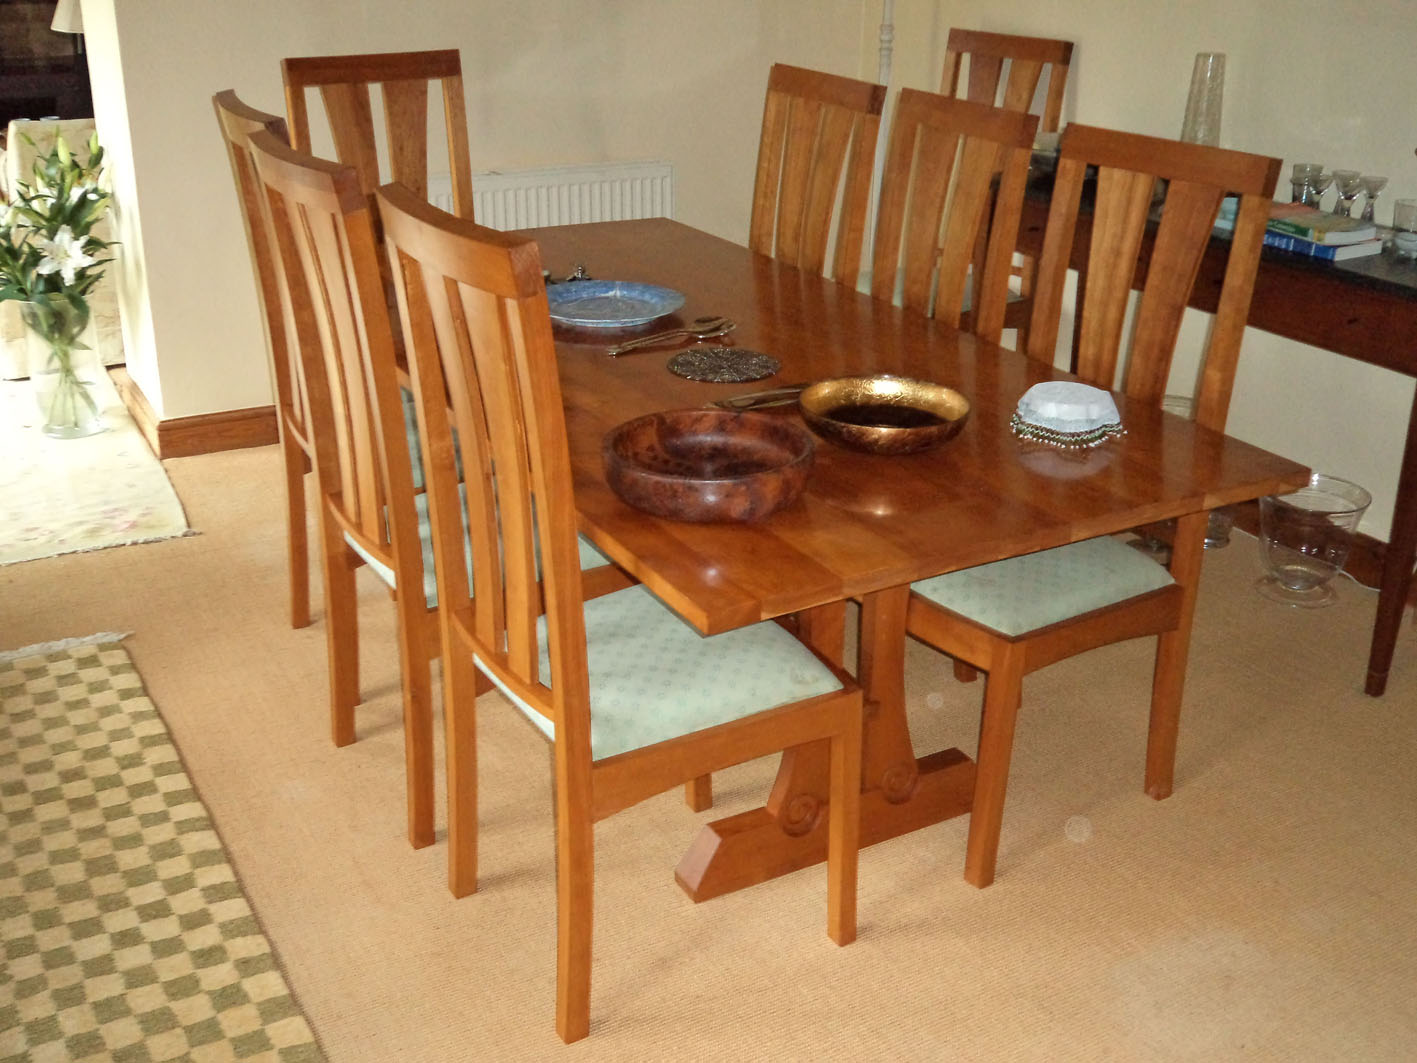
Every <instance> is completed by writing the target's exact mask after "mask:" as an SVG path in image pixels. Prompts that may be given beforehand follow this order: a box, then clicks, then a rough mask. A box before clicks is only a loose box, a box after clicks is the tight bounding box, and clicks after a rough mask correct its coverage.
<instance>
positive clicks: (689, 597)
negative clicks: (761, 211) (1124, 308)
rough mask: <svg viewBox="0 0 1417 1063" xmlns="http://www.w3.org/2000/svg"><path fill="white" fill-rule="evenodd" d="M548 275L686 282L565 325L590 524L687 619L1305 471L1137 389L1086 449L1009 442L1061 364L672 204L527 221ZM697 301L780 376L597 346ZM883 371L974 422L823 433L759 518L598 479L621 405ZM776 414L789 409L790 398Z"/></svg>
mask: <svg viewBox="0 0 1417 1063" xmlns="http://www.w3.org/2000/svg"><path fill="white" fill-rule="evenodd" d="M533 235H534V236H535V238H536V239H537V241H538V243H539V245H540V247H541V252H542V260H543V265H544V266H545V267H546V268H547V269H549V271H550V273H551V276H552V277H558V276H566V275H567V274H569V273H570V271H571V270H572V269H573V268H574V266H575V265H577V264H579V265H582V266H584V268H585V270H586V272H587V273H589V275H590V276H592V277H594V278H597V279H603V280H629V281H641V282H647V283H652V284H658V285H663V286H666V287H669V288H673V289H676V290H678V291H680V292H682V293H683V294H684V295H685V297H686V301H685V304H684V306H683V308H682V309H681V310H680V311H679V312H678V313H677V314H676V315H675V316H674V317H673V318H670V319H666V320H665V321H661V322H656V323H654V324H652V325H649V326H642V327H640V328H639V329H636V330H630V331H626V332H614V333H611V332H603V331H602V330H590V329H577V330H570V329H561V328H559V327H558V328H557V330H556V334H557V340H558V355H559V359H560V365H561V375H562V387H563V389H564V402H565V407H566V414H567V420H568V429H569V436H570V446H571V461H572V466H573V469H574V473H575V484H576V504H577V508H578V510H579V512H580V516H581V520H582V530H583V531H584V532H585V533H586V534H587V535H589V536H590V537H591V538H592V539H593V540H594V541H595V542H596V544H597V545H598V546H599V547H600V548H601V549H602V550H603V551H605V552H606V553H607V554H608V555H609V556H610V557H611V558H612V559H614V560H615V561H616V562H618V563H619V564H621V565H622V566H624V567H625V568H626V569H628V570H629V571H630V572H632V573H633V574H634V575H635V576H636V577H638V578H639V579H640V580H642V581H644V582H645V583H646V584H648V585H649V586H650V587H651V589H653V590H654V591H655V593H656V594H658V595H660V596H661V597H662V598H663V599H664V600H665V601H666V602H668V603H669V604H670V605H671V606H673V607H674V608H675V609H676V610H677V611H678V612H679V613H680V614H681V615H682V616H684V618H685V619H687V620H689V621H690V622H691V623H693V624H694V625H695V626H696V627H698V628H699V629H700V630H702V631H704V632H705V633H710V634H711V633H715V632H719V631H723V630H727V629H729V628H733V627H736V626H740V625H742V624H747V623H751V622H754V621H757V620H761V619H764V618H768V617H774V616H778V615H781V614H784V613H789V612H793V611H796V610H800V609H804V608H808V607H811V606H817V605H823V604H826V603H830V602H836V601H840V600H842V599H845V598H852V597H858V596H860V595H862V594H865V593H870V592H872V591H877V590H881V589H883V588H887V587H891V586H897V585H901V584H908V583H910V582H911V581H913V580H917V579H923V578H926V577H929V576H933V575H937V574H939V573H943V572H948V571H953V570H955V569H960V568H966V567H969V566H972V565H978V564H982V563H985V562H989V561H995V560H999V559H1001V558H1005V557H1011V556H1015V555H1018V554H1023V553H1028V552H1031V551H1034V550H1041V549H1046V548H1049V547H1054V546H1060V545H1062V544H1064V543H1068V542H1073V541H1076V540H1079V539H1085V538H1090V537H1092V536H1096V535H1101V534H1105V533H1108V532H1117V531H1122V530H1125V529H1127V528H1131V527H1135V526H1138V525H1141V524H1145V523H1148V522H1152V521H1158V520H1163V519H1166V518H1168V517H1176V516H1180V515H1182V514H1186V513H1191V512H1196V511H1198V510H1203V509H1210V508H1213V507H1215V506H1219V505H1224V504H1227V503H1232V502H1239V501H1244V500H1247V499H1252V498H1255V497H1258V496H1260V495H1264V494H1269V493H1273V492H1278V491H1286V490H1293V489H1295V488H1296V487H1298V486H1301V485H1302V484H1303V483H1304V482H1306V479H1307V476H1308V470H1307V469H1305V468H1304V467H1302V466H1300V465H1298V464H1296V463H1295V462H1292V461H1289V460H1288V459H1285V458H1281V457H1278V456H1276V455H1274V454H1270V453H1268V452H1266V451H1263V450H1261V449H1259V448H1257V447H1254V446H1251V445H1249V444H1246V443H1243V442H1240V441H1239V440H1236V439H1232V438H1229V437H1226V436H1224V435H1221V434H1219V433H1215V432H1211V431H1208V430H1206V429H1203V428H1200V427H1197V426H1196V425H1194V424H1193V423H1191V422H1189V421H1186V420H1183V419H1181V418H1178V417H1175V416H1173V415H1170V414H1164V413H1162V412H1161V411H1159V410H1157V409H1154V408H1149V407H1146V406H1143V405H1135V404H1134V405H1130V406H1129V405H1128V404H1127V402H1126V401H1125V398H1124V397H1123V396H1121V395H1117V396H1116V401H1117V404H1118V407H1119V409H1120V410H1121V413H1122V420H1123V424H1124V426H1125V427H1126V429H1127V432H1126V434H1125V435H1123V436H1121V437H1119V438H1116V439H1113V440H1112V441H1110V442H1108V443H1106V444H1104V445H1102V446H1100V447H1097V448H1095V449H1092V450H1083V451H1062V450H1059V449H1056V448H1053V447H1049V446H1046V445H1042V444H1028V443H1024V442H1022V441H1020V440H1019V439H1018V438H1016V437H1015V436H1014V435H1013V434H1012V433H1011V431H1010V428H1009V418H1010V416H1011V414H1012V413H1013V411H1014V409H1015V407H1016V404H1017V402H1018V399H1019V396H1021V395H1022V394H1023V393H1024V392H1025V391H1026V390H1027V389H1028V388H1029V387H1030V386H1031V385H1032V384H1034V383H1037V382H1038V381H1040V380H1045V379H1052V378H1066V377H1067V374H1066V373H1063V372H1059V371H1055V370H1053V369H1051V368H1049V367H1046V366H1043V365H1041V364H1039V363H1037V362H1034V361H1031V360H1029V359H1027V358H1025V357H1023V356H1022V355H1019V354H1015V353H1014V352H1012V351H1008V350H1005V349H1003V348H1000V347H996V346H994V345H992V344H989V343H986V342H983V341H981V340H978V339H976V338H975V337H973V336H971V335H967V334H964V333H960V332H958V331H956V330H954V329H952V328H950V327H948V326H946V325H943V324H942V323H940V322H938V321H934V320H931V319H929V318H926V317H925V316H923V315H920V314H916V313H912V312H907V311H903V310H900V309H898V308H896V307H894V306H892V305H890V304H888V303H884V302H880V301H877V300H873V299H871V298H869V297H867V296H865V295H861V294H858V293H856V292H854V291H850V290H848V289H845V288H843V287H841V286H840V285H837V284H835V283H833V282H832V281H830V280H827V279H825V278H822V277H819V276H814V275H811V274H809V273H806V272H803V271H799V270H797V269H795V268H792V267H789V266H784V265H782V264H780V263H778V262H777V261H775V260H773V259H771V258H768V257H766V256H763V255H759V254H754V253H753V252H750V251H748V250H747V249H746V248H744V247H740V246H738V245H736V244H733V243H730V242H729V241H726V240H721V239H718V238H716V237H713V236H710V235H708V234H706V233H703V232H700V231H698V230H695V229H692V228H690V227H688V226H686V225H683V224H680V223H677V222H674V221H670V220H667V219H651V220H644V221H627V222H607V223H596V224H589V225H576V226H562V227H556V228H546V229H539V230H535V231H534V232H533ZM709 314H723V315H727V316H729V317H731V318H732V319H733V320H734V321H736V322H737V323H738V325H737V328H736V330H735V331H734V332H733V333H731V335H730V336H728V337H725V338H723V339H718V340H710V341H707V343H709V344H725V343H732V344H733V345H736V346H739V347H745V348H748V349H750V350H755V351H761V352H763V353H765V354H768V355H771V356H772V357H774V358H777V359H779V360H780V361H781V363H782V367H781V369H780V371H779V372H778V373H777V374H776V375H775V376H773V377H770V378H767V379H764V380H760V381H755V382H751V383H743V384H720V383H701V382H695V381H690V380H685V379H682V378H680V377H677V376H675V375H673V374H672V373H670V372H669V371H668V370H667V368H666V363H667V361H668V360H669V357H670V355H672V354H673V353H675V352H677V351H678V350H681V349H683V345H682V344H680V345H677V346H676V345H671V346H668V347H663V348H655V349H652V350H643V351H640V352H637V353H633V354H626V355H623V356H621V357H618V358H610V357H608V356H607V355H606V353H605V352H606V348H607V347H608V346H610V345H611V344H612V343H614V342H616V341H617V340H618V339H621V338H624V337H625V336H627V335H634V334H637V333H642V332H645V331H654V330H656V329H659V328H663V327H668V326H669V325H671V324H673V323H676V322H677V321H679V320H682V321H689V320H692V319H693V318H695V317H698V316H701V315H709ZM874 372H889V373H898V374H904V375H907V376H912V377H919V378H922V379H927V380H933V381H936V382H938V383H941V384H945V385H947V386H949V387H951V388H954V389H955V390H957V391H959V392H961V393H963V394H964V395H965V396H966V397H967V398H968V399H969V401H970V403H971V413H970V420H969V422H968V424H966V426H965V428H964V430H963V431H962V432H961V433H960V434H959V435H958V436H957V437H956V438H955V439H953V440H952V441H950V442H948V443H946V444H945V445H944V446H942V447H941V448H939V449H937V450H932V451H926V452H924V453H920V454H914V455H906V456H881V455H873V454H862V453H858V452H854V451H848V450H845V449H843V448H841V447H839V446H837V445H835V444H832V443H828V442H826V441H824V440H820V441H818V445H817V451H816V463H815V467H814V468H813V470H812V472H811V474H810V475H809V477H808V480H807V486H806V489H805V491H804V492H803V494H802V496H801V497H800V498H799V499H798V500H797V501H796V502H794V503H793V504H792V505H790V506H788V507H787V508H785V509H783V510H781V511H780V512H778V513H776V514H775V515H773V516H772V517H770V518H769V519H768V520H766V521H764V522H762V523H761V524H733V525H708V524H688V523H682V522H676V521H671V520H664V519H659V518H655V517H651V516H648V515H646V514H644V513H641V512H639V511H638V510H635V509H632V508H631V507H629V506H628V505H626V504H625V503H623V502H621V501H620V500H619V499H618V498H617V497H616V496H615V495H614V494H613V493H612V492H611V491H610V489H609V487H608V486H607V484H606V480H605V476H604V472H603V470H602V466H601V452H600V448H601V440H602V439H603V437H604V436H605V434H606V432H608V431H609V430H610V429H612V428H613V427H615V426H616V425H617V424H620V423H621V422H623V421H626V420H628V419H630V418H632V417H638V416H640V415H642V414H646V413H652V412H655V411H661V410H666V409H674V408H686V407H700V406H703V405H705V404H706V403H709V402H712V401H714V400H716V399H720V398H724V397H727V396H730V395H735V394H742V393H747V392H752V391H758V390H763V389H766V388H771V387H775V386H779V385H783V384H789V383H801V382H805V381H813V380H820V379H823V378H826V377H832V376H842V375H854V374H861V373H874ZM773 415H774V416H778V417H784V418H790V419H794V420H796V421H797V422H798V423H801V418H800V415H799V414H798V413H797V410H796V408H795V406H787V407H782V408H779V409H778V410H777V411H775V412H774V413H773Z"/></svg>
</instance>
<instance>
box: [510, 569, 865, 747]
mask: <svg viewBox="0 0 1417 1063" xmlns="http://www.w3.org/2000/svg"><path fill="white" fill-rule="evenodd" d="M585 627H586V656H587V661H588V663H589V672H590V749H591V757H592V758H593V759H595V760H604V759H605V758H606V757H613V756H614V755H615V754H617V753H624V752H627V751H628V750H631V749H640V748H642V747H644V746H649V745H653V744H654V743H656V742H663V741H666V740H667V739H670V738H675V737H677V736H679V735H684V734H690V733H692V732H694V731H701V730H703V729H705V728H708V727H713V726H716V725H717V724H721V723H727V722H728V721H730V720H739V719H742V718H743V717H745V716H752V715H754V714H755V713H759V712H763V711H765V710H766V709H769V708H772V707H773V706H776V705H785V704H787V703H789V702H794V701H801V700H803V699H804V698H810V697H817V696H818V695H821V694H829V693H831V692H832V691H835V690H840V689H841V683H840V682H838V680H837V678H836V676H835V675H833V674H832V672H831V671H830V669H828V668H827V667H826V666H825V665H824V664H822V662H821V661H819V660H818V659H817V658H816V656H815V655H813V653H812V652H811V651H810V650H809V649H807V648H806V647H805V646H804V645H803V644H802V643H801V642H799V641H798V640H797V639H796V638H794V637H793V636H792V635H790V634H788V632H787V631H785V630H784V629H783V628H782V627H781V626H780V625H779V624H776V623H773V622H772V621H770V620H766V621H763V622H762V623H759V624H754V625H752V626H751V627H742V628H735V629H734V630H732V631H725V632H724V633H723V634H721V635H710V636H707V637H705V636H703V635H700V634H699V633H698V632H697V631H695V630H694V629H693V628H691V627H690V626H689V625H688V624H686V623H684V621H683V620H681V619H679V617H677V616H676V615H675V614H674V613H673V612H671V611H670V610H669V609H668V608H667V607H666V606H665V605H664V603H663V602H661V601H660V600H659V599H658V598H656V597H655V596H654V595H653V594H652V593H650V592H649V591H648V590H646V589H645V588H644V587H642V586H635V587H627V588H625V589H624V590H621V591H616V592H615V593H613V594H607V595H603V596H602V597H599V598H593V599H591V600H590V601H588V602H586V603H585ZM538 639H539V641H540V643H541V669H540V671H541V682H542V683H544V684H546V685H547V686H550V684H551V657H550V653H549V651H548V649H547V645H546V618H545V617H542V618H541V620H540V621H539V622H538ZM489 674H490V673H489ZM492 682H493V683H496V684H497V686H498V687H499V688H500V689H501V691H502V693H504V694H506V695H507V697H508V698H509V699H510V700H511V701H512V703H513V704H515V705H516V706H517V707H518V708H519V709H521V710H522V712H524V713H525V714H526V715H527V717H528V718H530V720H531V722H532V723H534V724H535V725H536V726H537V727H539V728H540V729H541V730H542V732H543V733H544V734H545V735H546V736H547V737H548V738H551V739H553V740H554V738H555V734H554V733H553V732H554V727H553V725H552V723H551V721H549V720H547V719H546V717H544V716H542V715H541V713H539V712H537V711H535V710H534V709H531V708H530V707H528V706H527V705H526V703H525V702H523V701H522V700H521V699H520V698H518V697H517V696H516V695H515V694H513V693H512V692H511V691H510V690H508V689H507V688H506V687H505V686H503V685H502V684H501V683H499V682H498V681H497V678H496V677H495V676H493V677H492Z"/></svg>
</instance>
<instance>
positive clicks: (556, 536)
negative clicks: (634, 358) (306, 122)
mask: <svg viewBox="0 0 1417 1063" xmlns="http://www.w3.org/2000/svg"><path fill="white" fill-rule="evenodd" d="M379 210H380V213H381V215H382V217H383V223H384V234H385V241H386V244H387V247H388V251H389V255H390V260H391V264H392V272H393V275H394V281H395V288H396V291H397V294H398V301H399V311H400V318H401V320H402V321H403V322H404V332H405V336H404V344H405V349H406V350H407V351H408V352H409V355H410V369H411V371H412V377H413V383H414V392H415V395H416V402H417V409H418V422H419V427H420V430H421V431H422V433H423V436H424V438H425V440H426V441H427V444H428V445H427V448H426V452H427V455H428V458H429V462H428V470H427V473H428V483H429V493H430V495H431V512H432V520H433V532H434V535H433V538H434V548H435V556H436V557H437V559H438V564H437V572H438V594H439V601H440V602H442V603H443V606H442V610H441V617H442V623H441V626H442V633H443V684H444V699H445V700H444V719H445V722H446V726H447V744H448V750H449V761H448V779H449V781H448V794H449V798H448V800H449V816H448V819H449V861H450V868H449V870H450V886H451V888H452V891H453V893H454V894H455V895H457V896H463V895H465V894H468V893H471V892H473V891H474V890H475V889H476V887H477V787H476V770H477V762H476V754H475V742H476V726H475V712H476V704H475V697H476V687H475V682H474V679H475V675H476V673H477V672H478V670H482V671H484V672H485V673H486V674H487V675H489V676H490V677H491V678H492V681H493V682H494V683H495V684H496V685H497V686H498V687H499V688H500V689H501V691H502V693H504V694H505V695H506V696H507V698H508V700H509V701H511V702H512V704H514V705H515V706H516V707H517V708H518V709H520V710H521V711H522V712H523V713H524V714H525V715H526V716H527V717H528V719H529V720H530V721H531V722H532V724H533V725H535V727H536V728H537V729H538V730H539V731H540V732H541V733H542V734H543V735H545V736H546V737H547V738H548V739H549V740H550V742H551V745H552V753H553V756H552V761H553V772H554V779H555V787H554V793H555V813H556V883H557V886H556V896H557V975H556V1029H557V1032H558V1033H559V1034H560V1036H561V1037H562V1039H563V1040H565V1041H575V1040H577V1039H579V1038H581V1037H584V1036H585V1035H586V1034H587V1033H588V1032H589V1028H590V969H591V919H592V912H593V907H594V905H593V892H594V852H595V841H594V826H595V823H596V822H597V821H598V820H601V819H604V818H606V817H607V816H610V815H613V814H614V813H616V812H619V811H621V810H623V809H625V808H628V807H630V806H631V805H634V804H636V803H638V802H640V801H643V800H645V799H646V798H648V797H651V796H653V795H655V794H658V793H662V792H664V791H665V790H668V789H671V788H672V787H674V786H676V785H678V784H680V783H684V782H687V781H688V780H690V779H693V778H695V777H697V776H700V775H703V774H706V773H709V772H712V771H715V770H718V769H720V768H723V767H727V766H728V765H731V764H736V763H739V762H741V761H745V760H748V759H751V758H754V757H758V756H762V755H764V754H767V753H770V752H774V751H778V750H781V749H784V748H787V747H792V746H797V745H802V744H805V743H809V742H818V741H825V742H828V743H829V744H830V749H831V764H832V768H831V783H830V813H829V816H830V820H829V836H830V853H829V857H828V893H827V898H828V900H827V910H828V915H827V929H828V933H829V934H830V936H831V937H832V939H833V940H835V941H836V942H837V943H838V944H846V943H848V942H850V941H851V940H853V939H854V937H855V934H856V911H855V905H856V900H855V898H856V847H857V841H858V829H859V827H858V815H859V800H860V758H861V745H860V743H861V727H862V720H861V713H862V708H861V693H860V690H859V688H857V687H856V685H855V684H854V683H853V682H852V681H851V679H850V678H849V677H848V676H847V675H846V674H845V673H843V672H841V671H839V670H838V669H836V668H834V667H833V666H831V665H830V664H828V663H827V662H826V661H824V660H823V659H821V658H819V657H818V656H817V655H816V654H815V653H814V652H813V651H812V650H810V649H809V648H808V647H807V646H805V645H804V644H803V643H801V642H799V641H798V640H797V639H795V638H794V637H793V636H791V635H790V634H789V633H788V632H787V631H786V630H785V629H783V628H782V627H780V626H778V625H777V624H774V623H771V622H765V623H759V624H755V625H753V626H751V627H747V628H742V629H738V630H735V631H730V632H727V633H725V634H722V635H717V636H714V637H711V638H705V637H702V636H700V635H699V634H698V633H697V632H695V631H694V630H693V629H692V628H690V627H689V626H688V625H687V624H686V623H685V622H684V621H682V620H680V619H679V618H678V617H677V616H676V615H675V614H674V613H672V612H671V611H670V610H669V609H668V608H666V607H665V606H664V605H663V603H661V602H660V601H659V600H658V599H657V598H655V597H654V596H653V595H652V594H651V593H650V592H649V591H648V590H647V589H646V588H644V587H643V586H635V587H631V588H628V589H625V590H621V591H618V592H616V593H613V594H608V595H604V596H602V597H599V598H596V599H594V600H586V599H585V597H584V594H583V591H582V581H581V576H580V573H579V572H577V565H576V508H575V499H574V498H573V496H572V486H571V467H570V453H569V449H568V444H567V436H566V425H565V415H564V412H563V409H562V399H561V388H560V382H559V379H558V375H557V363H556V349H555V346H554V344H553V341H552V337H551V322H550V317H549V314H548V309H547V302H546V291H545V287H544V285H543V282H542V274H541V259H540V255H539V254H538V252H537V247H536V245H535V244H534V243H532V242H531V241H529V240H526V239H525V238H523V237H518V236H515V235H513V234H510V233H501V232H496V231H494V230H491V229H486V228H483V227H480V226H477V225H474V224H473V223H471V222H467V221H464V220H461V219H457V218H454V217H452V216H450V215H448V214H445V213H443V212H440V211H438V210H437V209H436V208H433V207H430V206H428V205H427V204H426V203H423V202H422V201H421V200H419V199H418V198H417V197H416V196H414V195H412V194H411V193H409V192H408V190H407V189H404V188H401V187H400V186H398V185H392V184H391V185H387V186H385V187H384V188H383V189H381V190H380V192H379ZM455 453H460V454H461V457H462V466H463V469H464V471H465V474H466V483H467V490H466V513H467V517H466V519H467V523H468V526H469V528H470V532H471V538H472V575H471V580H469V575H468V571H467V569H466V568H465V567H464V566H463V565H461V564H453V563H449V559H450V558H454V557H459V556H460V555H461V553H462V549H463V546H462V542H463V503H462V498H461V497H460V495H459V491H458V483H457V474H456V470H455V461H454V457H455ZM494 469H495V470H496V471H495V476H494V473H493V470H494ZM538 577H540V578H538ZM724 676H732V677H733V681H732V682H731V683H725V682H723V681H722V678H723V677H724Z"/></svg>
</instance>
